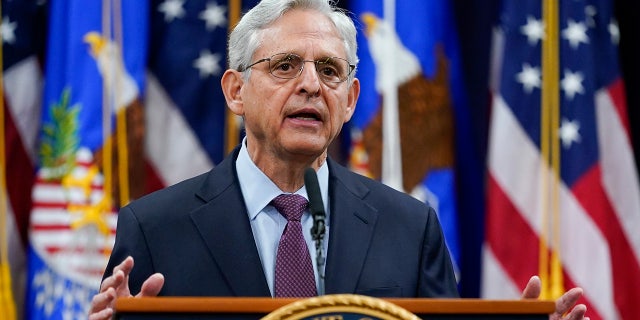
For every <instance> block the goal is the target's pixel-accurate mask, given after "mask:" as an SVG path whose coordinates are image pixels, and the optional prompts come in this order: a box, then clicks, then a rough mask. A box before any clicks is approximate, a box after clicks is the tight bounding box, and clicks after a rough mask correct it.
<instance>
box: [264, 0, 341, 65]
mask: <svg viewBox="0 0 640 320" xmlns="http://www.w3.org/2000/svg"><path fill="white" fill-rule="evenodd" d="M259 37H260V44H259V46H258V48H257V50H256V52H254V58H260V57H264V56H270V55H273V54H276V53H282V52H291V53H295V54H297V55H300V56H302V57H303V58H305V59H310V58H320V57H330V56H336V57H341V58H346V50H345V44H344V41H343V39H342V38H341V37H340V33H339V32H338V30H337V28H336V26H335V25H334V24H333V22H332V21H331V19H329V18H328V17H327V16H326V15H324V14H323V13H321V12H319V11H315V10H310V9H293V10H290V11H288V12H286V13H285V14H284V15H282V17H280V18H279V19H278V20H276V21H275V22H274V23H272V24H271V25H269V26H267V27H266V28H264V29H262V30H261V31H260V34H259Z"/></svg>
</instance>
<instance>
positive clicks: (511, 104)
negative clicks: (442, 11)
mask: <svg viewBox="0 0 640 320" xmlns="http://www.w3.org/2000/svg"><path fill="white" fill-rule="evenodd" d="M541 3H543V1H535V0H527V1H522V0H507V1H503V10H502V14H501V19H500V20H501V24H500V26H499V28H498V30H497V32H496V37H495V42H494V63H493V67H494V70H493V72H492V94H493V103H492V116H491V130H490V137H489V151H488V155H489V158H488V171H489V176H488V178H489V179H488V201H487V205H488V206H487V224H486V243H485V247H484V252H483V255H484V262H483V288H482V291H483V292H482V294H483V297H487V298H516V297H518V296H519V295H520V292H521V290H522V289H523V287H524V285H525V284H526V283H527V280H528V279H529V277H530V276H531V275H534V274H539V273H541V272H540V271H541V270H543V268H544V266H543V267H541V268H540V269H539V264H538V263H539V262H540V259H541V255H540V254H539V250H540V249H539V244H540V243H541V242H540V241H541V240H546V244H548V245H549V252H552V253H553V254H557V255H558V256H559V258H560V262H561V267H562V269H561V274H560V275H561V276H562V277H561V278H562V279H564V289H569V288H571V287H574V286H580V287H582V288H583V289H584V290H585V296H584V301H583V302H584V303H586V304H587V306H588V308H589V311H588V313H587V315H588V316H590V317H591V319H635V318H636V317H637V311H636V310H635V309H636V308H637V303H638V301H640V233H639V232H638V230H640V188H639V186H638V175H637V172H636V168H635V165H634V159H633V150H632V147H631V142H630V134H629V121H628V118H627V113H626V102H625V93H624V84H623V82H622V80H621V77H620V73H619V66H618V62H617V60H618V40H619V33H618V27H617V23H616V20H615V17H614V15H613V8H612V2H611V1H607V0H588V1H585V0H562V1H557V2H555V1H552V3H553V5H557V6H558V12H559V15H558V35H559V36H558V39H559V45H558V48H559V57H558V58H559V69H558V73H559V79H558V83H559V92H557V93H558V94H559V118H558V126H557V127H553V128H551V131H550V135H551V137H552V139H558V140H556V141H557V143H558V146H559V148H558V149H559V156H560V158H559V159H560V161H559V165H558V166H555V167H554V166H552V165H550V164H549V163H548V162H546V161H545V160H544V157H543V154H542V152H541V150H543V149H544V148H542V146H541V141H542V138H541V132H542V130H544V126H542V123H543V121H542V118H541V101H542V98H541V88H542V86H543V81H545V74H544V73H543V72H542V70H543V67H542V58H541V52H542V49H541V46H542V43H543V41H545V39H547V38H548V37H549V33H548V32H549V30H550V28H549V25H548V24H545V20H544V19H543V14H542V8H541ZM554 168H556V169H554ZM556 170H557V171H556ZM554 172H559V178H560V181H559V188H558V189H557V193H556V195H557V197H558V198H557V199H558V202H557V206H556V208H557V209H558V210H557V211H556V210H554V206H553V205H551V206H545V203H553V197H554V195H553V194H551V195H549V194H547V193H546V192H547V191H549V190H551V189H549V188H551V187H549V186H546V187H545V186H544V185H543V182H544V181H545V180H546V181H553V173H554ZM545 195H546V196H545ZM545 198H546V200H545ZM547 214H550V215H548V216H547V218H544V217H545V216H546V215H547ZM554 215H557V216H558V218H559V219H558V220H557V221H556V224H555V225H552V226H549V225H548V223H551V222H554V219H553V216H554ZM554 229H555V230H558V231H559V232H557V234H559V235H560V237H559V244H558V241H554V240H552V238H550V237H551V236H552V235H553V234H554V233H555V232H554V231H553V230H554ZM543 242H544V241H543ZM542 257H544V259H543V260H542V261H545V260H546V258H547V257H548V256H547V253H546V252H545V253H544V254H543V255H542ZM544 273H545V272H544V271H543V272H542V274H544ZM542 281H543V283H545V282H546V283H549V281H550V279H548V278H543V279H542Z"/></svg>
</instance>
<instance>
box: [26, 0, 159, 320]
mask: <svg viewBox="0 0 640 320" xmlns="http://www.w3.org/2000/svg"><path fill="white" fill-rule="evenodd" d="M147 11H148V3H147V2H145V1H140V0H137V1H117V0H116V1H113V0H110V1H86V0H72V1H53V2H51V3H50V11H49V34H48V50H47V53H46V65H45V77H46V81H45V87H44V95H43V99H42V108H43V109H42V121H41V123H42V127H41V128H42V129H41V132H40V139H39V146H38V163H37V166H38V169H37V174H36V180H35V184H34V187H33V192H32V198H33V206H32V211H31V221H30V233H29V234H30V248H29V254H28V259H29V272H28V273H29V276H28V295H27V301H26V306H27V308H26V310H27V312H26V318H27V319H86V317H87V314H88V307H89V304H90V301H91V298H92V296H93V295H94V294H95V293H96V292H97V290H98V288H99V285H100V280H101V277H102V273H103V271H104V266H105V265H106V263H107V259H108V257H109V254H110V251H111V248H112V246H113V243H114V232H115V227H116V220H117V215H116V212H117V209H118V208H119V207H120V206H122V205H124V204H126V203H127V202H128V200H129V198H130V197H131V196H132V195H135V194H137V193H139V189H140V187H138V186H136V185H135V184H130V183H129V181H142V179H139V178H138V177H137V176H136V175H138V174H139V173H140V172H143V171H144V170H139V168H140V166H141V165H140V163H141V162H142V160H141V158H142V150H141V149H140V148H141V147H140V146H141V145H142V136H141V134H139V132H142V131H143V130H141V129H140V128H142V124H141V123H140V119H142V116H141V113H142V107H141V102H140V99H139V97H140V92H141V91H142V90H141V88H144V86H143V75H144V68H145V57H146V40H147V26H148V21H147V19H148V13H147ZM134 129H135V130H134Z"/></svg>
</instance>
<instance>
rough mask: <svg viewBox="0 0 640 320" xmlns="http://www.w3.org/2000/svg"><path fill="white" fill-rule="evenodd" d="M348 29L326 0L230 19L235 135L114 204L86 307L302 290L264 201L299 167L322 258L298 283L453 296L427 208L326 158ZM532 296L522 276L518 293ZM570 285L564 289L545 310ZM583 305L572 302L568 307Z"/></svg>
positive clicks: (269, 2)
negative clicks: (211, 162)
mask: <svg viewBox="0 0 640 320" xmlns="http://www.w3.org/2000/svg"><path fill="white" fill-rule="evenodd" d="M355 35H356V30H355V27H354V25H353V22H352V21H351V19H350V18H349V17H348V16H346V15H345V14H344V13H343V12H341V11H338V10H336V9H335V8H332V7H331V5H330V4H329V3H328V1H327V0H299V1H295V0H289V1H283V0H264V1H262V2H261V3H260V4H258V5H257V6H256V7H255V8H253V9H252V10H251V11H249V12H248V13H247V14H246V15H245V16H244V17H243V18H242V20H241V21H240V22H239V23H238V25H237V26H236V28H235V29H234V31H233V32H232V33H231V35H230V38H229V61H230V69H229V70H227V71H226V72H225V74H224V75H223V77H222V81H221V84H222V88H223V91H224V94H225V97H226V100H227V105H228V107H229V108H230V109H231V111H232V112H234V113H235V114H237V115H240V116H242V117H243V118H244V120H245V128H246V138H245V140H244V141H243V143H242V144H241V146H239V147H238V148H236V150H234V152H233V153H232V154H231V155H229V156H228V157H227V158H226V159H225V160H224V161H223V162H222V163H220V164H219V165H218V166H217V167H216V168H214V169H213V170H211V171H210V172H208V173H206V174H203V175H200V176H197V177H195V178H192V179H189V180H186V181H184V182H182V183H179V184H177V185H174V186H172V187H169V188H167V189H164V190H161V191H159V192H156V193H153V194H151V195H149V196H146V197H144V198H142V199H139V200H137V201H134V202H132V203H131V204H130V205H128V206H126V207H125V208H123V209H122V210H121V212H120V214H119V221H118V230H117V237H116V243H115V246H114V249H113V252H112V255H111V258H110V261H109V264H108V266H107V269H106V273H105V278H104V280H103V283H102V285H101V289H100V293H99V294H98V295H96V296H95V297H94V299H93V301H92V308H91V315H90V319H108V318H109V317H111V315H112V313H113V310H112V305H113V302H114V301H115V299H116V297H122V296H131V295H132V294H135V295H137V296H155V295H158V294H161V295H167V296H301V295H304V294H300V295H298V294H297V293H284V294H281V293H279V290H282V289H279V288H281V286H282V284H281V283H279V281H278V280H277V279H278V278H279V277H280V276H281V275H282V273H279V271H278V268H279V267H278V264H279V263H280V261H281V260H280V259H279V258H280V257H279V255H278V253H279V251H280V250H281V249H279V248H278V246H279V241H280V240H281V239H280V235H281V234H283V232H287V231H286V230H287V229H288V228H289V227H288V224H289V222H288V221H287V219H286V218H284V215H285V214H284V213H283V214H282V215H281V214H280V213H282V210H284V209H280V206H279V205H278V204H277V202H275V200H273V202H272V199H274V198H276V197H277V196H279V195H280V194H287V195H291V194H298V195H301V196H302V197H303V198H307V189H306V187H305V186H304V178H303V177H304V171H305V169H306V168H309V167H311V168H313V169H314V170H315V171H317V173H318V177H319V184H320V190H321V193H322V198H323V202H324V208H325V209H326V210H327V233H326V238H325V239H324V242H323V248H324V249H325V250H326V252H327V260H326V264H322V263H320V265H321V266H320V267H318V268H313V270H311V269H310V268H308V270H307V271H310V272H311V274H310V275H309V277H311V287H312V288H310V289H309V290H310V291H305V292H312V293H311V294H315V293H317V292H320V293H326V294H332V293H357V294H364V295H370V296H379V297H457V296H458V293H457V291H456V282H455V277H454V274H453V269H452V266H451V261H450V258H449V255H448V252H447V248H446V246H445V243H444V239H443V236H442V232H441V229H440V225H439V223H438V220H437V217H436V215H435V212H434V210H433V209H432V208H431V207H429V206H428V205H425V204H424V203H422V202H419V201H417V200H415V199H413V198H411V197H410V196H407V195H406V194H404V193H400V192H397V191H395V190H393V189H391V188H389V187H386V186H384V185H383V184H381V183H379V182H376V181H373V180H370V179H367V178H364V177H362V176H359V175H356V174H354V173H352V172H350V171H349V170H348V169H346V168H344V167H342V166H340V165H338V164H337V163H335V162H333V161H332V160H331V159H329V158H327V148H328V147H329V144H330V143H331V142H332V141H333V140H334V139H335V137H336V136H337V135H338V133H339V132H340V130H341V129H342V126H343V124H344V123H345V122H347V121H349V119H350V118H351V116H352V115H353V112H354V108H355V105H356V101H357V98H358V95H359V91H360V84H359V81H358V79H356V78H355V76H354V69H355V66H356V65H357V62H358V60H357V56H356V41H355ZM276 207H277V209H276ZM279 212H280V213H279ZM298 220H299V224H301V225H302V230H304V232H303V233H304V237H305V241H306V247H308V248H309V250H306V248H305V250H304V251H305V254H306V255H307V257H306V258H304V259H306V260H305V265H307V266H308V265H316V264H315V263H312V262H317V261H316V260H315V254H311V255H310V257H308V256H309V255H308V252H307V251H311V252H312V253H315V248H314V245H313V241H312V240H311V239H310V236H309V234H308V233H309V232H308V231H307V230H309V228H310V226H311V225H312V223H313V221H312V220H313V218H312V217H310V214H309V212H306V213H305V214H304V215H303V216H302V218H298ZM282 238H283V239H284V238H285V237H284V236H283V237H282ZM286 238H287V239H289V236H287V237H286ZM303 246H305V245H303ZM134 259H135V267H134ZM301 259H302V258H301ZM321 262H322V261H321ZM296 264H298V263H296ZM295 273H296V275H298V273H302V271H296V272H295ZM322 273H324V274H326V277H324V278H323V277H321V276H320V274H322ZM305 281H306V280H305ZM293 282H295V283H296V284H298V282H301V281H298V280H294V281H293ZM323 288H324V290H322V289H323ZM294 290H295V289H294ZM538 294H539V280H538V279H537V278H532V281H530V284H529V285H528V286H527V288H526V289H525V292H524V294H523V296H524V297H527V298H536V297H537V296H538ZM580 295H581V290H580V289H573V290H571V291H569V292H568V293H567V294H565V296H563V298H561V299H560V300H558V304H557V311H558V313H557V314H555V315H554V316H553V317H555V318H560V317H561V315H562V313H564V312H565V311H567V310H569V309H570V308H571V307H572V306H573V305H574V304H575V303H576V300H577V299H578V298H579V297H580ZM584 312H585V307H584V306H578V307H576V308H574V310H573V311H572V312H571V314H570V316H571V317H572V318H571V319H581V318H582V317H583V315H584Z"/></svg>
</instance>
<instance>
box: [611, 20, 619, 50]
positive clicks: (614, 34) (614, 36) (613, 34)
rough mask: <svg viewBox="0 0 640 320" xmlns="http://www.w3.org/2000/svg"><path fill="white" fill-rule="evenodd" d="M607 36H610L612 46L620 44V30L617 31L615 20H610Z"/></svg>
mask: <svg viewBox="0 0 640 320" xmlns="http://www.w3.org/2000/svg"><path fill="white" fill-rule="evenodd" d="M609 34H610V35H611V42H613V44H616V45H617V44H618V43H620V29H618V22H617V21H616V20H611V22H609Z"/></svg>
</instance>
